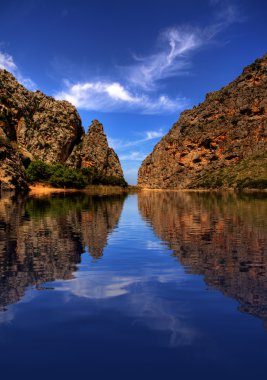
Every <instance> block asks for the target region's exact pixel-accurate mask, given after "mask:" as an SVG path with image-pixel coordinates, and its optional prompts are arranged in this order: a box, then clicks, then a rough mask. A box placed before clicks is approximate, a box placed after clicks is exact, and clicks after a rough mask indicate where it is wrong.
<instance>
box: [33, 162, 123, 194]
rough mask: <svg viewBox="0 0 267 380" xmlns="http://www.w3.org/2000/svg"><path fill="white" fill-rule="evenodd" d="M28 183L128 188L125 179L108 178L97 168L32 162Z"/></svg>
mask: <svg viewBox="0 0 267 380" xmlns="http://www.w3.org/2000/svg"><path fill="white" fill-rule="evenodd" d="M26 174H27V178H28V181H29V182H30V183H34V182H45V183H49V184H51V185H53V186H56V187H67V188H70V187H74V188H78V189H80V188H84V187H85V186H87V185H112V186H121V187H127V186H128V184H127V182H126V181H125V180H124V179H123V178H117V177H106V176H104V175H103V174H102V173H99V172H98V171H97V170H96V169H95V168H82V169H71V168H68V167H67V166H65V165H63V164H47V163H45V162H43V161H39V160H37V161H32V162H31V163H30V165H29V166H28V167H27V169H26Z"/></svg>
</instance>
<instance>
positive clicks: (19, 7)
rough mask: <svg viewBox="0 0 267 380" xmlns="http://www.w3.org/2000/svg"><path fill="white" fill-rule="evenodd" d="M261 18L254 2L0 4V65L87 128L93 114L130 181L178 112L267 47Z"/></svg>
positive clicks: (28, 0) (266, 12) (266, 9)
mask: <svg viewBox="0 0 267 380" xmlns="http://www.w3.org/2000/svg"><path fill="white" fill-rule="evenodd" d="M151 4H152V5H151ZM140 9H141V10H142V11H141V12H140ZM170 10H171V12H170ZM266 16H267V5H266V4H265V2H264V1H259V0H256V1H254V2H253V4H251V2H250V1H248V0H245V1H242V2H241V1H228V0H209V1H208V0H207V1H204V2H203V3H202V5H201V8H199V7H197V1H192V0H191V1H188V2H187V3H186V4H184V3H182V4H177V2H175V1H174V0H165V1H162V0H158V1H156V2H153V3H152V2H151V1H143V2H140V1H136V2H135V3H134V5H133V4H129V2H128V4H126V2H123V1H119V0H117V1H113V2H112V4H111V3H109V2H108V1H98V2H90V4H88V3H84V2H83V1H76V2H74V1H72V0H67V1H63V0H59V1H57V2H55V3H53V2H52V1H44V0H38V1H32V0H25V1H17V0H15V1H12V2H8V1H3V2H2V12H1V14H0V33H1V34H0V68H5V69H6V70H8V71H10V72H12V74H13V75H14V76H15V77H16V78H17V79H18V81H19V82H20V83H22V84H23V85H24V86H25V87H26V88H28V89H29V90H33V91H34V90H37V89H38V90H41V91H42V92H44V93H45V94H46V95H48V96H54V97H55V98H56V99H64V100H68V101H70V102H71V103H72V104H73V105H75V106H76V108H77V110H78V112H79V114H80V116H81V119H82V125H83V126H84V128H85V131H87V128H88V126H89V125H90V124H91V120H93V119H98V120H99V121H100V122H101V123H102V124H103V126H104V131H105V133H106V135H107V137H108V141H109V144H110V146H111V147H112V148H114V150H115V152H116V153H117V154H118V156H119V158H120V162H121V164H122V168H123V171H124V175H125V179H126V180H127V181H128V182H129V184H135V183H136V177H137V171H138V168H139V167H140V164H141V162H142V160H143V159H144V158H145V157H146V156H147V155H148V154H149V153H151V152H152V150H153V148H154V146H155V145H156V143H157V142H158V141H159V140H160V139H161V138H162V137H163V136H164V135H165V134H166V133H167V132H168V131H169V130H170V128H171V127H172V124H173V123H175V122H176V121H177V120H178V118H179V115H180V112H182V111H184V110H185V109H189V108H192V107H193V106H194V105H197V104H199V103H200V102H202V101H203V100H204V98H205V95H206V94H207V93H208V92H211V91H216V90H219V89H220V88H221V87H223V86H225V85H227V84H228V83H229V82H231V81H232V80H234V79H235V78H236V77H237V76H238V75H240V74H241V72H242V70H243V68H244V67H245V66H247V65H249V64H251V63H252V62H253V61H255V59H257V58H260V57H262V56H263V55H264V54H266V46H267V45H266V40H267V33H266V22H265V20H266ZM87 19H88V20H89V21H90V22H89V27H88V29H87V24H86V21H87ZM11 20H12V21H11ZM99 20H101V21H102V22H99ZM136 25H138V28H136ZM18 30H19V33H18V32H17V31H18ZM87 46H88V48H87ZM72 51H74V52H75V53H76V54H72Z"/></svg>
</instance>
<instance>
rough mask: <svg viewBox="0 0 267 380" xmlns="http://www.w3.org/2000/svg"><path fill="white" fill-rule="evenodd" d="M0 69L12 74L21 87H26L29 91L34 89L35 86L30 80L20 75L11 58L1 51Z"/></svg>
mask: <svg viewBox="0 0 267 380" xmlns="http://www.w3.org/2000/svg"><path fill="white" fill-rule="evenodd" d="M0 68H1V69H5V70H7V71H10V72H11V73H12V74H14V75H15V77H16V78H17V80H18V81H19V82H20V83H21V84H23V86H25V87H27V88H28V89H29V90H35V89H36V84H35V83H34V82H33V81H32V80H31V79H30V78H25V77H24V76H23V75H22V74H21V72H20V70H19V68H18V66H17V65H16V63H15V62H14V59H13V57H12V56H11V55H9V54H7V53H4V52H1V51H0Z"/></svg>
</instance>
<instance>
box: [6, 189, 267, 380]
mask: <svg viewBox="0 0 267 380" xmlns="http://www.w3.org/2000/svg"><path fill="white" fill-rule="evenodd" d="M266 227H267V197H266V195H264V194H250V195H249V194H215V193H174V192H158V193H157V192H142V193H140V194H138V195H130V196H128V197H126V196H122V195H118V196H112V197H107V196H102V197H100V196H88V195H83V194H78V195H77V194H76V195H71V196H67V195H61V196H60V195H56V196H50V197H46V198H28V199H16V200H12V199H10V198H3V199H1V200H0V350H1V351H0V352H1V356H0V364H1V366H0V371H1V378H3V379H11V380H13V379H17V378H21V379H24V378H25V379H29V380H31V379H36V378H38V379H72V378H75V379H77V378H79V379H82V378H92V379H107V378H112V379H113V378H114V379H162V378H166V379H169V378H181V379H195V378H205V379H226V378H227V379H239V378H240V379H251V378H253V379H261V378H263V377H264V376H266V371H267V332H266V327H267V271H266V269H267V251H266V243H267V228H266Z"/></svg>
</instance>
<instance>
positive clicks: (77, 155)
mask: <svg viewBox="0 0 267 380" xmlns="http://www.w3.org/2000/svg"><path fill="white" fill-rule="evenodd" d="M100 132H101V133H100ZM94 139H96V140H94ZM101 149H103V151H101ZM33 159H38V160H42V161H45V162H48V163H66V164H69V165H70V166H73V167H76V168H80V167H84V166H88V165H89V163H90V166H95V167H96V169H98V170H101V171H103V173H102V174H103V175H107V176H114V177H118V178H123V172H122V169H121V166H120V163H119V160H118V158H117V156H116V154H115V153H114V151H113V150H112V149H111V148H109V147H108V144H107V140H106V136H105V135H104V132H103V127H102V125H101V124H100V123H98V122H97V121H94V122H93V124H92V127H91V128H90V131H89V133H88V134H87V135H85V132H84V129H83V127H82V124H81V119H80V116H79V114H78V112H77V110H76V109H75V107H74V106H73V105H71V104H70V103H69V102H67V101H58V100H55V99H54V98H52V97H50V96H46V95H44V94H43V93H42V92H40V91H36V92H31V91H28V90H27V89H25V88H24V87H23V86H22V85H21V84H19V83H18V82H17V80H16V79H15V78H14V76H13V75H12V74H10V73H9V72H8V71H6V70H1V69H0V181H1V186H2V189H10V190H13V189H14V188H20V189H21V188H24V187H25V186H24V182H25V173H24V166H25V164H27V163H29V161H31V160H33ZM23 164H24V165H23Z"/></svg>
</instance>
